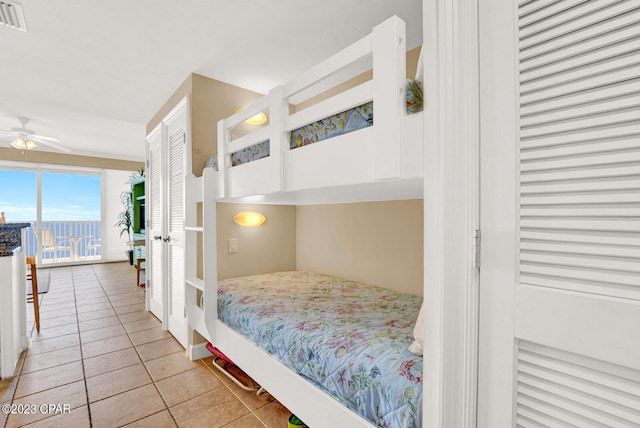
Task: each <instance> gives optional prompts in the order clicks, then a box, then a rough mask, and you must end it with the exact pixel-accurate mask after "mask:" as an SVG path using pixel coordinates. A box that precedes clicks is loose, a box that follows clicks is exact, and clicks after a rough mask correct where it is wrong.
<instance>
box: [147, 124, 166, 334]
mask: <svg viewBox="0 0 640 428" xmlns="http://www.w3.org/2000/svg"><path fill="white" fill-rule="evenodd" d="M163 158H164V156H162V127H161V126H158V127H157V128H156V129H155V130H154V131H152V132H151V133H150V134H149V136H148V137H147V159H148V166H147V172H146V176H147V178H146V186H147V188H146V191H145V192H146V193H145V194H146V206H147V210H146V216H147V225H146V226H147V233H146V236H147V267H148V269H147V275H148V278H147V309H148V310H150V311H151V312H152V313H153V314H154V315H155V316H156V317H157V318H158V319H159V320H160V321H164V320H165V315H164V301H165V297H164V294H165V293H164V279H165V272H164V267H165V263H164V258H165V252H164V244H163V240H162V239H163V236H164V235H165V231H164V213H165V210H164V209H163V207H164V200H165V198H164V192H163V191H162V171H163Z"/></svg>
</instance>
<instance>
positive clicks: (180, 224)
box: [164, 106, 188, 348]
mask: <svg viewBox="0 0 640 428" xmlns="http://www.w3.org/2000/svg"><path fill="white" fill-rule="evenodd" d="M187 119H188V116H187V109H186V106H185V107H184V108H181V109H179V110H178V111H177V112H175V113H174V114H173V115H171V116H170V117H169V118H168V120H167V122H166V125H167V141H168V147H167V198H168V203H167V207H168V210H167V214H168V217H167V232H168V233H167V236H166V237H165V238H164V240H165V243H166V246H165V249H166V251H167V254H168V259H167V266H168V272H169V273H168V277H167V281H168V283H167V289H168V302H167V309H168V314H167V315H168V328H169V331H170V332H171V334H173V336H174V337H175V338H176V339H177V340H178V341H179V342H180V343H181V344H182V346H184V347H185V348H186V346H187V340H188V322H187V318H186V311H185V282H184V280H185V263H184V253H185V242H184V241H185V232H184V226H185V225H184V218H185V200H184V182H185V170H186V168H185V166H186V159H187V154H186V150H187V131H188V130H187V126H188V120H187Z"/></svg>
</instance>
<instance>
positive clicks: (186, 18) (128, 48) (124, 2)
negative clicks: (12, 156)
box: [0, 0, 422, 161]
mask: <svg viewBox="0 0 640 428" xmlns="http://www.w3.org/2000/svg"><path fill="white" fill-rule="evenodd" d="M5 1H7V2H10V3H16V2H14V1H13V0H5ZM19 3H21V4H22V7H23V10H24V16H25V21H26V25H27V30H28V31H27V32H23V31H18V30H15V29H12V28H10V27H6V26H3V25H0V51H1V52H2V57H3V60H2V62H3V64H2V66H1V67H0V129H5V130H7V129H11V128H12V127H18V126H20V123H19V122H18V119H17V117H18V116H24V117H28V118H30V119H31V122H30V123H29V125H28V128H30V129H32V130H33V131H35V133H36V134H39V135H44V136H49V137H55V138H58V139H60V140H61V141H62V145H64V146H66V147H68V148H70V149H71V150H72V151H73V154H78V155H90V156H99V157H106V158H114V159H127V160H140V161H141V160H144V158H145V148H144V137H145V126H146V124H147V122H149V121H150V119H151V118H152V117H153V115H154V114H155V113H156V112H157V111H158V110H159V109H160V107H161V106H162V105H163V104H164V103H165V101H166V100H167V99H168V98H169V97H170V95H171V94H172V93H173V92H174V91H175V90H176V89H177V88H178V86H179V85H180V84H181V83H182V82H184V80H185V79H186V78H187V77H188V76H189V74H190V73H197V74H201V75H203V76H207V77H210V78H212V79H217V80H220V81H223V82H227V83H230V84H233V85H237V86H241V87H244V88H247V89H250V90H253V91H257V92H260V93H267V92H268V91H269V90H270V89H271V88H272V87H274V86H276V85H278V84H280V83H285V82H287V81H288V80H290V79H292V78H293V77H295V76H296V75H297V74H299V73H300V72H302V71H304V70H305V69H307V68H309V67H311V66H313V65H314V64H316V63H317V62H319V61H321V60H323V59H324V58H326V57H328V56H329V55H331V54H332V53H334V52H336V51H338V50H340V49H341V48H343V47H345V46H347V45H349V44H350V43H352V42H354V41H356V40H357V39H359V38H361V37H363V36H364V35H365V34H367V33H368V32H370V31H371V28H372V27H373V26H374V25H376V24H378V23H379V22H381V21H383V20H385V19H386V18H388V17H390V16H391V15H393V14H396V15H398V16H399V17H400V18H402V19H403V20H404V21H405V22H406V23H407V48H408V49H411V48H414V47H417V46H419V45H420V44H421V40H422V13H421V3H422V2H421V0H393V1H389V0H347V1H344V0H320V1H311V0H252V1H249V0H225V1H222V0H182V1H179V2H176V1H167V0H135V1H131V0H111V1H97V0H47V1H40V0H20V1H19ZM5 145H6V144H5ZM38 150H48V149H47V148H46V147H44V146H41V147H40V148H39V149H38Z"/></svg>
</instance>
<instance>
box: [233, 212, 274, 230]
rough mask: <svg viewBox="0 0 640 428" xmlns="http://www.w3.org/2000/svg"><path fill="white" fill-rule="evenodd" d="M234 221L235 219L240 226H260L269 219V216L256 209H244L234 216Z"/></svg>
mask: <svg viewBox="0 0 640 428" xmlns="http://www.w3.org/2000/svg"><path fill="white" fill-rule="evenodd" d="M233 221H235V222H236V223H237V224H239V225H240V226H249V227H252V226H260V225H262V224H264V222H265V221H267V218H266V217H265V216H264V215H262V214H260V213H259V212H255V211H243V212H241V213H238V214H236V215H235V216H234V217H233Z"/></svg>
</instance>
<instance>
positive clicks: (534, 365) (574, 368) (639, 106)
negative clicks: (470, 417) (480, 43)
mask: <svg viewBox="0 0 640 428" xmlns="http://www.w3.org/2000/svg"><path fill="white" fill-rule="evenodd" d="M496 3H497V2H496ZM517 9H518V10H517V18H516V22H514V23H513V24H514V25H513V27H512V32H513V34H512V36H514V35H515V36H517V40H518V42H517V43H516V44H517V53H516V54H514V59H515V61H516V62H517V63H518V68H517V69H516V73H517V74H518V78H517V79H516V80H518V81H519V85H517V86H518V88H519V93H518V94H514V96H513V98H514V101H515V100H516V99H518V107H519V112H518V114H517V116H515V117H512V118H511V117H510V119H512V122H515V123H516V125H517V128H518V129H519V136H518V137H517V138H516V139H515V141H513V142H512V143H511V144H515V148H517V150H513V153H514V155H515V161H516V164H517V165H518V168H516V169H517V170H519V173H514V176H516V177H519V179H518V178H516V180H515V181H514V182H513V188H515V189H516V190H517V192H516V196H515V198H514V205H516V206H517V208H516V210H515V215H516V217H517V219H516V220H515V221H514V220H511V221H512V222H513V223H512V224H513V226H514V231H513V235H512V236H513V237H514V238H515V240H516V243H515V245H514V244H508V243H506V244H505V245H504V248H509V247H510V248H513V251H515V252H516V255H517V257H516V259H515V261H514V264H513V267H512V269H513V271H512V274H511V275H508V274H507V275H502V277H501V278H502V281H505V282H504V284H499V283H497V282H495V281H496V279H497V278H500V275H497V274H496V272H499V271H500V270H501V269H502V273H503V274H504V273H509V271H508V269H506V270H505V268H506V266H507V265H508V263H504V262H500V261H493V262H492V264H489V265H487V264H485V263H484V259H483V265H482V267H481V289H482V288H483V287H484V288H485V290H486V291H484V293H485V294H484V300H485V303H484V305H485V306H484V309H485V311H491V310H492V311H495V314H503V316H500V315H495V314H492V315H485V316H484V317H483V316H481V325H482V319H483V318H484V319H487V320H490V321H489V323H488V325H486V326H485V329H486V330H485V332H484V334H483V335H481V342H482V341H483V340H485V342H488V343H494V344H495V346H496V347H497V346H501V348H500V350H501V351H500V352H502V353H503V355H504V353H508V355H507V358H503V357H502V356H497V358H500V359H502V361H503V362H505V361H508V362H509V363H507V364H506V367H504V368H500V367H497V366H496V365H495V364H493V365H492V363H491V361H489V360H488V359H487V357H485V358H484V359H483V354H482V352H484V353H485V354H484V355H489V357H488V358H491V357H490V356H491V352H492V351H491V350H490V349H488V350H487V349H485V350H484V351H481V356H480V359H481V362H480V367H481V373H480V377H481V380H480V394H479V397H480V398H479V415H480V416H479V424H478V425H479V426H481V427H482V426H487V427H488V426H498V425H497V424H496V423H497V421H499V422H500V425H501V426H503V425H504V423H505V422H506V421H511V424H510V425H512V426H518V427H637V426H640V339H639V337H640V336H639V335H638V333H637V330H638V326H640V25H639V24H638V23H640V1H638V0H634V1H614V0H597V1H582V0H560V1H552V0H524V1H520V2H519V3H518V7H517ZM487 22H489V24H488V25H489V26H490V25H491V23H490V20H489V19H487ZM494 25H495V23H494ZM487 28H490V27H487ZM491 31H492V30H489V31H488V32H487V33H486V34H490V32H491ZM496 43H501V42H500V41H499V40H497V39H496ZM488 49H491V47H488ZM495 49H496V51H498V50H499V49H500V48H499V47H495ZM496 73H505V79H504V81H505V82H507V84H508V82H509V81H513V79H514V77H513V76H511V77H510V76H508V73H513V68H510V67H503V68H502V69H501V70H497V71H496ZM494 83H495V82H494ZM489 104H490V103H489ZM510 107H511V106H510V105H506V106H505V105H502V106H500V105H494V108H495V113H494V114H496V115H497V116H500V114H501V113H499V110H500V109H501V108H510ZM514 107H515V106H514ZM516 108H517V107H516ZM488 116H489V114H487V116H486V117H487V123H491V121H492V120H495V119H491V118H488ZM504 116H505V117H508V116H509V115H508V114H504ZM499 122H500V121H499V120H495V122H493V123H494V125H495V124H496V123H498V125H497V126H500V125H502V126H503V127H504V129H505V130H509V129H510V127H509V125H510V124H511V123H509V122H507V121H503V122H502V123H501V124H500V123H499ZM514 134H518V132H514ZM485 142H486V144H487V146H491V145H492V142H490V141H488V140H485ZM504 147H505V148H506V146H504ZM511 150H512V149H511V148H508V149H507V150H505V157H503V158H502V159H503V162H512V161H513V158H509V157H508V153H509V152H511ZM490 167H491V168H500V165H499V163H495V162H494V163H493V164H492V165H490ZM483 168H484V166H483ZM508 168H510V169H513V168H512V167H511V166H508ZM491 174H492V173H489V176H491ZM494 175H495V174H494ZM514 178H515V177H514ZM492 184H493V185H495V184H496V183H495V182H494V183H492V182H491V181H490V180H486V181H485V182H484V183H483V186H484V187H483V193H485V194H486V192H491V191H492V188H491V186H492ZM489 199H491V198H489ZM493 202H494V203H495V202H496V199H495V198H494V200H493ZM501 209H502V210H504V207H502V208H501V207H499V206H495V207H493V209H492V207H484V209H483V216H484V217H485V218H487V216H491V215H492V214H495V215H496V217H500V216H501V215H502V214H501V213H500V212H499V210H501ZM492 221H495V220H488V223H491V222H492ZM502 232H504V229H503V230H502ZM484 236H487V234H486V233H483V237H484ZM494 239H495V242H493V244H494V245H497V244H496V242H499V241H500V238H495V237H494ZM483 251H484V250H483ZM489 252H491V251H489ZM503 258H504V260H505V261H506V260H508V259H510V258H511V255H510V254H503ZM512 260H513V259H512ZM509 266H510V265H509ZM485 268H486V269H487V270H488V271H489V272H490V273H492V274H493V276H492V277H491V279H490V280H488V281H487V280H486V279H487V278H489V277H486V276H485V277H484V278H483V273H482V270H484V269H485ZM509 278H514V279H515V283H511V284H509V283H508V281H509ZM492 280H493V282H492ZM492 293H494V294H493V295H492ZM481 300H483V298H482V297H481ZM481 311H482V309H481ZM491 322H493V324H491ZM500 323H502V325H500ZM505 325H506V327H505ZM498 334H501V335H505V336H508V337H507V339H508V340H505V341H503V342H501V341H499V340H496V336H497V335H498ZM498 344H500V345H498ZM502 345H505V346H502ZM481 348H482V345H481ZM496 349H497V348H496ZM494 356H495V355H494ZM503 365H505V364H503ZM511 365H513V367H512V370H509V368H510V366H511ZM482 370H485V372H484V373H483V372H482ZM492 377H493V379H492ZM499 378H502V379H499ZM504 379H509V382H508V383H507V382H504V381H503V380H504ZM487 384H490V385H494V386H495V389H492V388H486V385H487ZM483 393H488V394H490V396H491V398H488V399H483V398H482V397H483ZM510 396H511V399H509V397H510ZM495 399H498V402H495V401H492V400H495ZM507 402H512V403H513V408H511V406H505V407H504V408H502V409H500V410H488V407H489V406H491V405H493V406H497V405H498V403H502V404H501V405H504V404H505V403H507Z"/></svg>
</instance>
